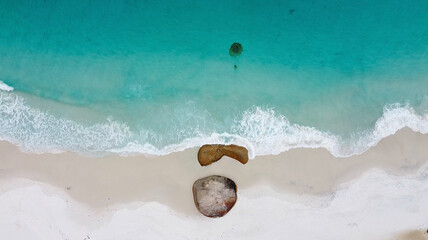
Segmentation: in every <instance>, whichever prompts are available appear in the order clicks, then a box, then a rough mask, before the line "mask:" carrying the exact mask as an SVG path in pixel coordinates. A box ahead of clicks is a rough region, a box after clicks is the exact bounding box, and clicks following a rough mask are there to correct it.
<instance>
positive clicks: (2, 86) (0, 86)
mask: <svg viewBox="0 0 428 240" xmlns="http://www.w3.org/2000/svg"><path fill="white" fill-rule="evenodd" d="M13 90H14V89H13V87H11V86H9V85H7V84H6V83H4V82H2V81H0V91H6V92H11V91H13Z"/></svg>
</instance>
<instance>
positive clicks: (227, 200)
mask: <svg viewBox="0 0 428 240" xmlns="http://www.w3.org/2000/svg"><path fill="white" fill-rule="evenodd" d="M236 192H237V188H236V184H235V182H234V181H233V180H231V179H229V178H227V177H223V176H218V175H213V176H209V177H205V178H201V179H198V180H197V181H196V182H195V183H194V184H193V199H194V201H195V205H196V208H197V209H198V210H199V212H201V213H202V214H203V215H204V216H207V217H211V218H216V217H223V216H224V215H226V213H228V212H229V211H230V209H232V207H233V206H234V205H235V203H236V200H237V199H238V197H237V195H236Z"/></svg>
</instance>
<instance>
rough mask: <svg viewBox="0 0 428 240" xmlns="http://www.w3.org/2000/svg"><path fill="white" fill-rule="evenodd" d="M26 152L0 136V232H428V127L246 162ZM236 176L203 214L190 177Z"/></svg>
mask: <svg viewBox="0 0 428 240" xmlns="http://www.w3.org/2000/svg"><path fill="white" fill-rule="evenodd" d="M197 151H198V149H196V148H195V149H190V150H186V151H183V152H178V153H174V154H170V155H167V156H162V157H144V156H130V157H120V156H111V157H104V158H90V157H82V156H79V155H77V154H74V153H60V154H29V153H22V152H21V151H20V150H19V148H18V147H17V146H14V145H12V144H10V143H8V142H1V143H0V239H43V240H45V239H80V240H83V239H86V240H89V239H326V240H327V239H328V240H332V239H341V240H342V239H364V240H370V239H381V240H382V239H385V240H387V239H403V240H404V239H416V240H423V239H428V233H427V230H428V135H427V134H425V135H423V134H420V133H415V132H413V131H411V130H409V129H403V130H400V131H399V132H397V133H396V134H395V135H393V136H390V137H387V138H385V139H383V140H382V141H381V142H379V143H378V144H377V146H375V147H372V148H371V149H369V150H368V151H366V152H365V153H363V154H361V155H358V156H352V157H347V158H335V157H333V156H332V155H331V154H330V153H329V152H328V151H327V150H325V149H295V150H290V151H288V152H285V153H282V154H280V155H276V156H261V157H256V158H255V159H253V160H250V162H249V163H248V164H246V165H242V164H240V163H239V162H237V161H234V160H231V159H227V158H225V159H222V160H220V161H219V162H217V163H215V164H213V165H210V166H208V167H201V166H199V164H198V162H197V159H196V153H197ZM212 174H218V175H223V176H226V177H229V178H231V179H233V180H234V181H235V182H236V184H237V186H238V201H237V203H236V205H235V206H234V208H233V209H232V210H231V211H230V212H229V213H228V214H227V215H226V216H225V217H223V218H217V219H210V218H206V217H204V216H202V215H201V214H200V213H199V212H198V211H197V209H196V208H195V206H194V203H193V196H192V184H193V182H194V181H195V180H197V179H198V178H202V177H206V176H208V175H212Z"/></svg>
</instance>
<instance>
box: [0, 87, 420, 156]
mask: <svg viewBox="0 0 428 240" xmlns="http://www.w3.org/2000/svg"><path fill="white" fill-rule="evenodd" d="M6 86H7V85H6ZM405 127H408V128H410V129H412V130H413V131H415V132H420V133H428V114H418V113H417V112H416V111H415V110H414V109H413V108H412V107H410V106H408V105H400V104H393V105H388V106H386V107H385V108H384V111H383V115H382V116H381V117H380V118H379V119H378V120H377V122H376V124H375V125H374V127H373V128H372V129H370V130H367V131H364V132H360V133H358V134H354V137H353V138H351V139H342V138H341V137H339V136H336V135H333V134H330V133H328V132H323V131H320V130H318V129H316V128H313V127H308V126H301V125H298V124H293V123H290V122H289V121H288V120H287V118H286V117H285V116H282V115H279V114H277V113H275V111H274V110H273V109H262V108H260V107H253V108H251V109H248V110H247V111H245V112H244V113H243V114H242V116H241V117H240V118H239V119H236V120H235V121H234V123H233V126H232V127H231V130H230V132H229V133H215V132H214V133H211V134H209V135H207V134H202V133H198V134H197V135H196V136H193V137H190V138H186V139H184V140H182V141H180V142H177V143H175V144H169V145H166V146H163V147H156V146H155V145H154V144H153V143H150V142H148V141H143V142H142V141H141V139H142V138H141V135H148V134H150V135H152V136H153V135H156V133H153V132H151V131H150V130H143V129H142V130H140V132H138V133H135V132H133V131H131V130H130V127H129V126H128V125H126V124H124V123H121V122H118V121H114V120H112V119H107V120H106V121H105V122H103V123H98V124H94V125H91V126H84V125H82V124H79V123H77V122H74V121H71V120H67V119H62V118H57V117H55V116H53V115H52V114H50V113H47V112H43V111H41V110H39V109H35V108H31V107H30V106H28V104H26V101H25V99H24V97H21V96H18V95H16V94H14V93H12V92H5V91H3V92H2V91H0V139H1V140H6V141H9V142H12V143H14V144H16V145H18V146H20V147H21V149H22V150H23V151H29V152H36V153H42V152H61V151H72V152H77V153H81V154H88V153H89V154H109V153H115V154H120V155H135V154H147V155H166V154H169V153H172V152H178V151H183V150H185V149H188V148H193V147H199V146H201V145H203V144H207V143H225V144H232V143H233V144H238V145H242V146H245V147H246V148H247V149H248V150H249V154H250V158H254V157H255V156H258V155H270V154H279V153H281V152H284V151H287V150H290V149H293V148H325V149H327V150H329V151H330V152H331V153H332V154H333V155H334V156H336V157H346V156H350V155H354V154H360V153H362V152H364V151H366V150H367V149H369V148H370V147H372V146H374V145H376V144H377V143H378V142H379V141H380V140H381V139H383V138H385V137H387V136H390V135H393V134H394V133H396V132H397V131H398V130H400V129H402V128H405ZM145 139H147V138H145Z"/></svg>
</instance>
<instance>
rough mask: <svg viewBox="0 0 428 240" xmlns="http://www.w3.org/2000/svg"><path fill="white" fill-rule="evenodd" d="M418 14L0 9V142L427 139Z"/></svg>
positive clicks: (265, 7)
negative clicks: (237, 47) (409, 134)
mask: <svg viewBox="0 0 428 240" xmlns="http://www.w3.org/2000/svg"><path fill="white" fill-rule="evenodd" d="M427 12H428V1H426V0H413V1H405V0H388V1H387V0H376V1H373V0H371V1H368V0H362V1H351V0H312V1H308V0H295V1H278V0H266V1H248V0H247V1H241V0H237V1H221V0H217V1H190V0H181V1H172V0H170V1H131V0H129V1H125V0H123V1H119V0H116V1H111V0H103V1H101V0H99V1H95V0H93V1H81V0H78V1H66V0H34V1H30V0H28V1H18V0H17V1H7V0H0V81H1V83H0V89H3V91H0V139H3V140H8V141H10V142H13V143H16V144H18V145H20V146H21V147H22V148H23V149H24V150H28V151H36V152H44V151H58V150H59V151H63V150H69V151H75V152H79V153H83V154H88V153H89V154H105V153H111V152H113V153H119V154H155V155H161V154H166V153H170V152H174V151H180V150H183V149H186V148H190V147H195V146H200V145H202V144H204V143H214V142H216V143H237V144H241V145H244V146H246V147H248V148H249V149H250V153H251V157H254V156H255V155H263V154H277V153H280V152H282V151H286V150H288V149H290V148H297V147H325V148H327V149H328V150H330V151H331V152H332V153H333V154H334V155H336V156H347V155H352V154H357V153H361V152H362V151H364V150H366V149H367V148H368V147H370V146H372V145H374V144H376V143H377V142H378V141H379V140H380V139H382V138H384V137H386V136H388V135H391V134H393V133H394V132H396V131H397V130H399V129H401V128H403V127H406V126H407V127H410V128H412V129H413V130H415V131H419V132H423V133H427V132H428V112H427V111H428V14H427ZM233 42H239V43H241V44H242V46H243V48H244V52H243V54H242V55H241V56H239V57H231V56H230V55H229V47H230V45H231V44H232V43H233ZM234 65H237V69H234ZM11 88H13V89H14V90H13V91H6V90H11Z"/></svg>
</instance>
